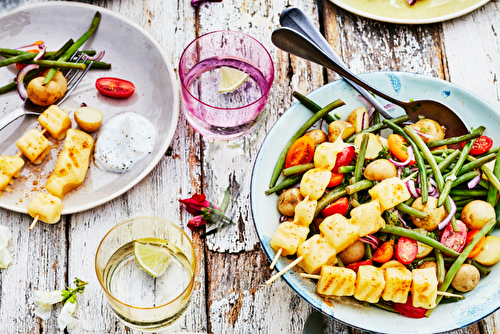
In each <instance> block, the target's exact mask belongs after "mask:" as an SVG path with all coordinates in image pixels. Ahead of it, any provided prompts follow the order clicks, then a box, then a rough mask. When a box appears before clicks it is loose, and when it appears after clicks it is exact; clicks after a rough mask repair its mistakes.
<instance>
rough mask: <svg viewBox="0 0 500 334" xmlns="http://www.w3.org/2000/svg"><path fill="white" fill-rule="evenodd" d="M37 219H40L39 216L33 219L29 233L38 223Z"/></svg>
mask: <svg viewBox="0 0 500 334" xmlns="http://www.w3.org/2000/svg"><path fill="white" fill-rule="evenodd" d="M38 218H40V215H36V217H35V219H33V223H31V225H30V231H31V230H33V228H35V225H36V223H37V222H38Z"/></svg>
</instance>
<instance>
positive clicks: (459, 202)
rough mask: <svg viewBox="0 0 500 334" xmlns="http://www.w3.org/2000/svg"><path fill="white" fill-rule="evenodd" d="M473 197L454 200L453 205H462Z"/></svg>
mask: <svg viewBox="0 0 500 334" xmlns="http://www.w3.org/2000/svg"><path fill="white" fill-rule="evenodd" d="M473 200H474V199H462V200H458V201H454V202H455V205H456V206H457V207H459V206H464V205H466V204H467V203H469V202H470V201H473Z"/></svg>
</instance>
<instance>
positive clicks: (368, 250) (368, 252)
mask: <svg viewBox="0 0 500 334" xmlns="http://www.w3.org/2000/svg"><path fill="white" fill-rule="evenodd" d="M372 257H373V255H372V245H370V244H368V243H365V258H366V259H367V260H371V259H372Z"/></svg>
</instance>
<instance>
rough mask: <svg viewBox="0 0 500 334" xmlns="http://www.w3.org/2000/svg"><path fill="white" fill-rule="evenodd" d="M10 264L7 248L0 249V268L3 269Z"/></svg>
mask: <svg viewBox="0 0 500 334" xmlns="http://www.w3.org/2000/svg"><path fill="white" fill-rule="evenodd" d="M11 262H12V257H10V254H9V251H7V248H2V249H0V268H1V269H5V268H7V267H8V266H9V264H10V263H11Z"/></svg>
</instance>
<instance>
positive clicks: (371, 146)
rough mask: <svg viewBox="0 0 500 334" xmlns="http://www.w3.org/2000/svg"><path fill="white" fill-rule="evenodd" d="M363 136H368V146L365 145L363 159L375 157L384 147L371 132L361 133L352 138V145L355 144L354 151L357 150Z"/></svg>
mask: <svg viewBox="0 0 500 334" xmlns="http://www.w3.org/2000/svg"><path fill="white" fill-rule="evenodd" d="M363 136H368V146H367V147H366V153H365V159H368V160H373V159H377V157H378V154H379V153H380V151H382V150H383V149H384V147H383V146H382V143H381V142H380V140H379V139H378V137H377V136H376V135H374V134H373V133H363V134H361V135H357V136H356V139H354V146H356V151H357V152H359V148H360V147H361V141H362V140H363Z"/></svg>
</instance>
